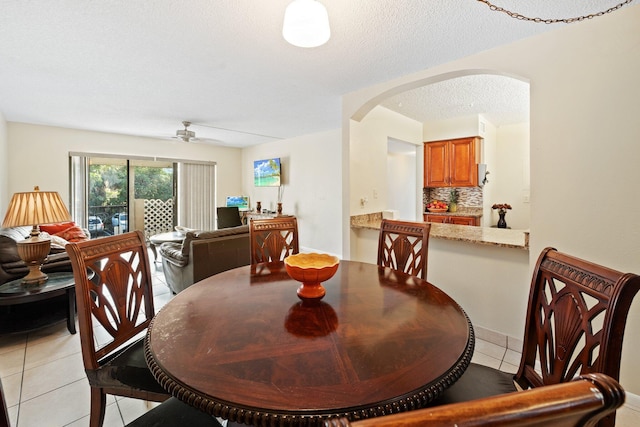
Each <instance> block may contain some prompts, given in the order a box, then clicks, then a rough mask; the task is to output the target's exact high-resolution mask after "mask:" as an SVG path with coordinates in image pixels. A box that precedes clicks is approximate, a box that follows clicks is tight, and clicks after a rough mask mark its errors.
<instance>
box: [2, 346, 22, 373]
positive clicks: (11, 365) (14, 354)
mask: <svg viewBox="0 0 640 427" xmlns="http://www.w3.org/2000/svg"><path fill="white" fill-rule="evenodd" d="M25 351H26V348H25V347H23V348H18V349H16V350H12V351H8V352H6V353H2V354H0V378H4V377H6V376H8V375H13V374H17V373H21V372H22V370H23V369H24V354H25Z"/></svg>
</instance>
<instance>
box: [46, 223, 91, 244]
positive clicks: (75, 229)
mask: <svg viewBox="0 0 640 427" xmlns="http://www.w3.org/2000/svg"><path fill="white" fill-rule="evenodd" d="M54 236H58V237H61V238H63V239H64V240H66V241H67V242H83V241H85V240H89V237H88V236H87V235H86V234H84V231H82V228H80V226H79V225H73V226H71V227H69V228H67V229H66V230H62V231H60V232H58V233H55V234H54Z"/></svg>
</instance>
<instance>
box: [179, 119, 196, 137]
mask: <svg viewBox="0 0 640 427" xmlns="http://www.w3.org/2000/svg"><path fill="white" fill-rule="evenodd" d="M182 125H183V126H184V129H178V130H177V131H176V138H178V139H181V140H183V141H184V142H193V141H196V133H195V132H194V131H192V130H189V126H191V122H189V121H187V120H184V121H183V122H182Z"/></svg>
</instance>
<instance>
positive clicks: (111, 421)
mask: <svg viewBox="0 0 640 427" xmlns="http://www.w3.org/2000/svg"><path fill="white" fill-rule="evenodd" d="M88 425H89V415H87V416H86V417H83V418H80V419H79V420H77V421H74V422H72V423H71V424H67V425H66V426H64V427H87V426H88ZM123 426H124V422H123V421H122V415H121V414H120V409H119V408H118V405H116V403H115V401H114V402H113V403H112V404H110V405H107V408H106V410H105V411H104V424H102V427H123ZM185 427H186V426H185Z"/></svg>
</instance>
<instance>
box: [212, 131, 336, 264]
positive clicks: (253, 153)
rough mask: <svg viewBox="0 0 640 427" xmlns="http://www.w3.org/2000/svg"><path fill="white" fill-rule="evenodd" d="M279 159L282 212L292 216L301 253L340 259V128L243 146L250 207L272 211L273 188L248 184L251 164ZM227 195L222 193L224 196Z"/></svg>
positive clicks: (243, 183) (243, 166) (275, 197)
mask: <svg viewBox="0 0 640 427" xmlns="http://www.w3.org/2000/svg"><path fill="white" fill-rule="evenodd" d="M273 157H280V161H281V163H282V174H283V185H284V196H283V198H282V206H283V209H282V210H283V213H284V214H293V215H296V217H297V219H298V238H299V242H300V246H301V250H305V251H319V252H328V253H332V254H335V255H337V256H339V257H341V256H342V240H341V234H340V233H341V230H342V224H341V221H342V203H341V200H342V199H341V196H342V173H341V170H342V169H341V168H342V166H341V165H342V140H341V133H340V130H339V129H336V130H332V131H328V132H321V133H317V134H312V135H305V136H301V137H297V138H291V139H287V140H283V141H276V142H270V143H266V144H261V145H257V146H254V147H248V148H245V149H243V151H242V167H241V169H242V189H243V190H242V194H243V195H247V196H249V197H250V203H251V205H252V207H255V202H257V201H258V200H259V201H260V202H262V206H263V208H265V209H271V210H275V208H276V202H277V196H278V191H277V188H276V187H255V186H254V185H253V161H254V160H261V159H268V158H273ZM223 196H226V195H223Z"/></svg>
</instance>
